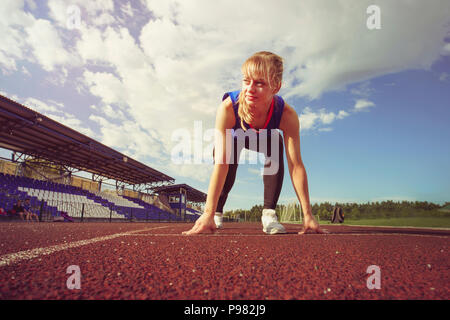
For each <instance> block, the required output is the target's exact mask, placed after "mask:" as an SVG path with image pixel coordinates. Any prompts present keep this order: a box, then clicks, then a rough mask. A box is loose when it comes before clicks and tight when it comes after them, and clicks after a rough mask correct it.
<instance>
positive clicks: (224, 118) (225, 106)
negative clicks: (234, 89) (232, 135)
mask: <svg viewBox="0 0 450 320" xmlns="http://www.w3.org/2000/svg"><path fill="white" fill-rule="evenodd" d="M217 118H218V120H219V122H221V123H223V124H224V126H225V128H233V127H234V124H235V122H236V117H235V114H234V107H233V101H232V99H231V98H230V97H227V98H225V99H224V100H223V101H222V103H221V104H220V107H219V110H218V111H217Z"/></svg>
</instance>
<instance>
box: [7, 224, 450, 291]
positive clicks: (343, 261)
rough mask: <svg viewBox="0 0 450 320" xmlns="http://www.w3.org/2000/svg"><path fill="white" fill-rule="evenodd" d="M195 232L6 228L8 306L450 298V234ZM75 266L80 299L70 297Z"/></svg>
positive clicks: (255, 227) (176, 227)
mask: <svg viewBox="0 0 450 320" xmlns="http://www.w3.org/2000/svg"><path fill="white" fill-rule="evenodd" d="M191 226H192V224H178V223H177V224H175V223H166V224H163V223H160V224H157V223H154V224H153V223H148V224H144V223H112V224H110V223H72V224H70V223H40V224H37V223H0V299H155V300H166V299H171V300H172V299H174V300H175V299H176V300H178V299H189V300H193V299H201V300H202V299H213V300H228V299H232V300H240V299H248V300H253V299H258V300H264V299H277V300H278V299H281V300H284V299H295V300H301V299H439V300H440V299H443V300H448V299H449V298H450V290H449V287H450V281H449V271H448V270H449V266H450V264H449V262H450V261H449V260H450V259H449V255H448V244H449V236H450V231H449V230H434V229H433V230H432V229H412V228H411V229H406V228H370V227H350V226H334V225H333V226H326V228H327V229H328V230H330V231H331V232H332V233H331V234H327V235H319V234H306V235H298V234H297V232H298V231H300V229H301V226H300V225H288V224H285V226H286V229H287V231H288V234H285V235H272V236H269V235H265V234H263V233H262V230H261V225H260V224H259V223H239V224H238V223H229V224H225V229H222V230H219V231H218V232H217V233H216V234H214V235H198V236H182V235H181V232H182V231H184V230H188V229H190V227H191ZM107 235H114V236H112V237H109V238H108V239H101V238H99V237H103V236H107ZM88 239H94V240H95V241H96V242H91V243H89V244H84V245H81V244H79V243H77V241H80V240H88ZM97 240H98V241H97ZM74 243H75V244H76V245H77V246H73V247H57V248H59V249H60V251H54V252H52V253H50V254H44V253H45V251H43V250H37V251H36V252H37V253H36V255H35V256H33V257H31V258H30V256H26V255H25V253H26V251H27V250H31V249H35V248H47V247H53V246H55V245H70V244H74ZM24 251H25V253H24ZM12 253H17V254H15V255H12ZM70 265H77V266H79V267H80V271H81V289H80V290H76V289H75V290H69V289H68V288H67V285H66V282H67V279H68V278H69V277H70V274H67V273H66V270H67V267H69V266H70ZM370 265H377V266H379V267H380V270H381V289H379V290H377V289H372V290H369V289H368V288H367V279H368V278H369V276H370V274H368V273H366V270H367V267H368V266H370Z"/></svg>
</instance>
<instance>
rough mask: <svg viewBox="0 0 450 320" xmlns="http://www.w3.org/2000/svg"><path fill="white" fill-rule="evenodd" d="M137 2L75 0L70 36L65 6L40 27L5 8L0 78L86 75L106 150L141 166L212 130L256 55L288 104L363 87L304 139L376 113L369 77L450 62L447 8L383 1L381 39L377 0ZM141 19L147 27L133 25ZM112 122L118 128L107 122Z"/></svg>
mask: <svg viewBox="0 0 450 320" xmlns="http://www.w3.org/2000/svg"><path fill="white" fill-rule="evenodd" d="M27 1H28V3H29V5H28V6H29V7H30V8H32V7H33V3H32V2H31V0H27ZM142 2H143V3H144V4H145V5H146V7H147V10H148V11H146V10H136V8H137V7H136V4H137V3H136V2H135V1H128V2H124V3H122V4H121V5H116V6H115V4H118V3H119V2H116V3H115V2H114V1H112V0H105V1H84V0H73V1H70V4H71V5H77V6H79V7H80V9H81V11H82V25H81V27H80V29H78V30H73V31H70V30H68V29H67V27H66V23H67V18H68V16H67V7H68V5H69V4H68V3H67V1H65V0H49V1H48V2H47V6H48V8H49V16H50V18H51V19H52V21H51V22H50V21H48V20H44V19H39V18H37V13H38V11H40V10H33V14H35V15H36V17H35V16H33V14H31V13H30V12H26V11H24V10H23V8H24V1H21V0H5V1H3V2H2V8H3V10H2V11H1V12H0V38H1V39H2V41H1V42H0V68H1V70H2V72H4V73H5V72H9V73H11V72H17V71H19V72H20V70H22V66H21V61H29V62H37V63H38V64H39V65H40V66H41V67H42V68H43V69H44V70H47V71H49V72H50V73H51V74H52V78H51V79H57V80H58V81H57V83H59V84H60V83H63V81H61V80H64V79H65V78H67V77H68V76H69V75H70V74H71V73H70V72H71V71H72V68H77V70H76V71H78V74H81V75H82V76H81V77H79V78H77V79H76V81H75V82H76V83H75V85H76V88H75V90H78V92H79V93H80V95H84V94H88V95H91V96H94V98H98V99H99V100H100V101H95V102H90V103H89V104H95V106H96V107H97V108H96V109H97V110H96V114H100V115H101V117H105V118H102V119H104V120H105V121H103V120H100V118H95V117H99V116H94V118H92V120H93V121H96V123H97V124H98V126H99V131H100V133H101V136H100V138H101V139H102V141H107V142H108V143H110V144H111V145H110V146H111V147H116V146H117V147H120V148H127V150H129V151H130V152H131V153H133V154H136V155H138V156H140V157H145V152H144V151H146V152H147V151H148V154H151V155H152V157H155V158H158V157H159V158H164V157H166V159H167V157H168V156H169V155H170V150H171V148H172V146H173V142H172V141H170V137H171V133H172V132H174V130H176V129H179V128H187V129H191V128H192V126H193V123H194V121H202V123H203V126H204V129H207V128H211V127H213V125H214V115H215V111H216V109H217V107H218V105H219V104H220V98H221V96H222V94H223V93H224V92H226V91H228V90H232V89H237V88H238V87H239V83H240V66H241V64H242V62H243V61H244V60H245V59H246V58H247V57H248V56H249V55H251V54H252V53H254V52H256V51H260V50H270V51H273V52H276V53H278V54H280V55H281V56H283V57H284V59H285V74H284V84H285V86H284V87H283V88H282V91H281V92H280V94H281V95H282V96H283V97H285V98H286V99H289V98H293V97H297V96H303V97H309V98H317V97H320V96H321V95H322V94H323V93H324V92H328V91H330V90H343V89H345V88H346V86H348V85H350V84H355V83H361V84H360V85H359V86H358V87H356V88H354V89H353V90H352V94H354V95H355V96H357V97H356V98H358V99H359V100H357V101H356V103H355V106H354V109H351V108H348V109H347V110H340V111H339V112H337V111H336V112H337V113H335V112H330V111H327V110H325V109H320V110H317V111H313V110H312V109H311V108H305V110H304V111H303V113H302V114H301V115H300V117H299V118H300V125H301V129H302V130H313V129H318V130H322V131H326V130H330V129H331V124H332V123H333V122H334V121H336V120H341V119H344V118H346V117H348V116H349V115H350V113H352V112H354V111H360V110H368V109H369V108H370V107H373V106H374V103H373V102H371V101H369V96H370V94H371V92H372V89H371V88H370V87H369V83H370V82H369V80H370V79H372V78H374V77H377V76H380V75H384V74H389V73H394V72H398V71H402V70H406V69H427V68H429V67H430V65H431V64H432V63H433V61H435V60H436V59H437V58H438V57H439V55H440V54H445V53H446V52H450V50H448V49H449V44H445V43H444V41H443V39H444V38H445V35H446V33H447V31H448V27H445V23H446V22H447V21H448V15H447V12H448V11H449V10H448V9H450V3H449V2H448V1H445V0H436V1H435V2H433V4H432V5H430V4H428V3H424V2H420V1H417V2H411V1H407V0H398V1H395V2H392V1H386V0H381V1H378V3H377V4H378V5H379V6H380V7H381V14H382V29H381V30H375V31H370V30H368V29H367V28H366V18H367V14H366V8H367V6H368V5H369V4H372V1H370V0H359V1H340V2H335V1H328V0H314V1H312V0H311V1H288V0H281V1H277V2H274V1H270V0H260V1H258V2H256V1H209V0H198V1H184V0H183V1H178V0H167V1H159V0H146V1H142ZM36 4H37V5H38V6H42V3H41V2H36ZM139 8H140V7H139ZM140 9H142V8H140ZM418 12H420V15H421V18H420V19H417V13H418ZM249 13H251V14H249ZM138 17H139V21H140V22H141V23H144V25H142V24H138V25H136V24H131V23H130V21H131V20H133V21H134V20H135V19H137V18H138ZM127 19H129V20H127ZM124 23H127V24H124ZM128 23H129V24H128ZM131 25H133V27H137V26H139V29H137V30H132V28H131V27H130V26H131ZM38 31H39V32H38ZM43 43H45V44H46V45H42V44H43ZM47 43H48V45H47ZM78 67H81V68H80V69H78ZM30 70H31V69H30ZM64 70H65V74H64ZM58 74H59V75H60V76H61V77H63V79H61V78H58ZM75 90H74V91H75ZM90 98H92V97H90ZM106 117H107V118H108V119H111V120H115V121H116V122H117V121H119V122H120V123H116V124H112V123H110V122H109V121H108V120H107V119H106ZM66 118H67V119H69V118H70V117H68V116H67V117H66ZM74 123H75V122H74ZM131 123H133V124H134V125H130V124H131ZM75 125H79V124H76V123H75ZM121 130H122V132H123V134H122V136H124V135H126V136H128V137H133V138H135V139H134V142H133V143H134V146H132V147H130V146H127V145H126V142H127V141H125V140H124V138H123V137H121V136H120V134H119V133H117V132H120V131H121ZM116 131H117V132H116ZM147 136H148V137H147ZM149 143H153V144H157V145H158V146H157V147H156V148H155V150H157V152H159V153H160V155H159V156H158V155H157V154H155V150H148V148H149V147H148V146H147V144H149ZM115 144H117V145H115ZM142 159H144V158H142ZM172 169H174V170H175V171H176V170H177V169H175V167H173V168H172ZM185 171H186V172H187V171H189V170H187V169H186V170H185ZM179 172H180V173H182V172H184V171H183V170H179ZM183 174H184V173H183Z"/></svg>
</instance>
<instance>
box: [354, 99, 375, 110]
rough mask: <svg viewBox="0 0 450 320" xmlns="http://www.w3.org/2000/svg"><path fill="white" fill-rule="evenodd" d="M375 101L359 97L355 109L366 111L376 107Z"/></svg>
mask: <svg viewBox="0 0 450 320" xmlns="http://www.w3.org/2000/svg"><path fill="white" fill-rule="evenodd" d="M374 106H375V103H373V102H372V101H369V100H366V99H358V100H357V101H356V103H355V106H354V110H355V111H357V112H358V111H365V110H367V109H368V108H370V107H374Z"/></svg>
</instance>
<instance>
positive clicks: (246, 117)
mask: <svg viewBox="0 0 450 320" xmlns="http://www.w3.org/2000/svg"><path fill="white" fill-rule="evenodd" d="M241 70H242V74H243V75H244V76H250V75H253V76H255V77H256V76H258V77H261V78H263V79H265V80H266V81H267V82H268V84H269V87H270V88H272V89H274V88H277V87H278V86H281V81H282V78H283V58H281V57H280V56H278V55H276V54H274V53H272V52H268V51H260V52H257V53H255V54H254V55H252V56H251V57H250V58H248V59H247V60H246V61H245V62H244V64H243V65H242V68H241ZM238 101H239V109H238V115H239V117H240V118H241V127H242V129H243V130H244V131H246V130H247V129H246V128H245V126H244V121H245V122H247V123H250V122H251V120H252V116H251V115H250V113H249V112H248V104H247V102H246V101H245V95H244V94H243V92H242V91H241V93H240V94H239V100H238Z"/></svg>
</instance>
